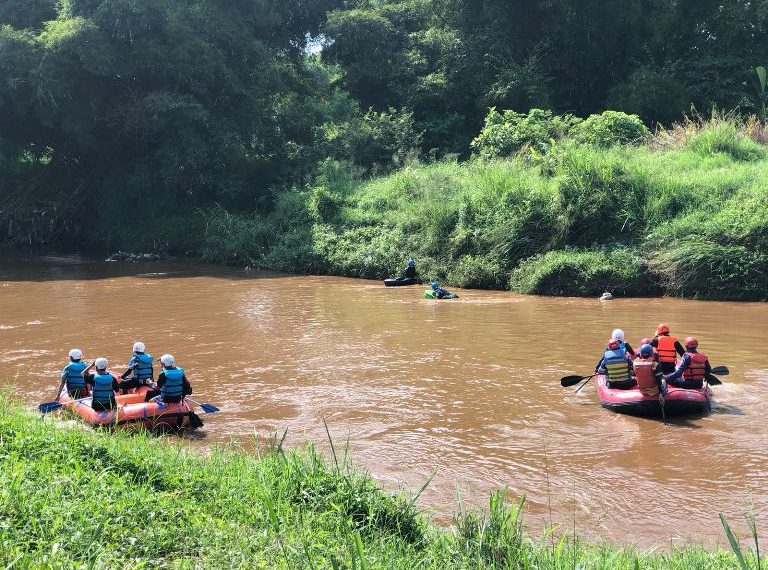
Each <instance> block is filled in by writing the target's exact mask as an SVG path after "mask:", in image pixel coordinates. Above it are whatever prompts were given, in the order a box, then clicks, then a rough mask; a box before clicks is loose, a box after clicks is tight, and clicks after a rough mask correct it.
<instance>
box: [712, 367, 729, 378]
mask: <svg viewBox="0 0 768 570" xmlns="http://www.w3.org/2000/svg"><path fill="white" fill-rule="evenodd" d="M730 372H731V371H730V370H728V367H727V366H715V367H714V368H713V369H712V374H719V375H720V376H728V374H730Z"/></svg>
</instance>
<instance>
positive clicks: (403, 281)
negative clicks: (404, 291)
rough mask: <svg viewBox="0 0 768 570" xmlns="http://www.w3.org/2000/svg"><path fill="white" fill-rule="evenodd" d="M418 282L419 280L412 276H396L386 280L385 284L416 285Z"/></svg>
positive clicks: (397, 285)
mask: <svg viewBox="0 0 768 570" xmlns="http://www.w3.org/2000/svg"><path fill="white" fill-rule="evenodd" d="M416 283H418V281H416V279H413V278H410V277H396V278H392V279H385V280H384V285H386V286H387V287H403V286H405V285H416Z"/></svg>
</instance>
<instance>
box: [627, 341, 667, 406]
mask: <svg viewBox="0 0 768 570" xmlns="http://www.w3.org/2000/svg"><path fill="white" fill-rule="evenodd" d="M632 367H633V368H634V370H635V380H636V381H637V387H638V388H639V389H640V391H641V392H642V393H643V394H644V395H646V396H658V395H659V392H660V390H661V378H662V375H661V367H660V365H659V363H658V362H656V359H655V358H654V356H653V347H652V346H651V345H650V344H649V343H643V344H642V346H641V347H640V353H639V354H638V356H637V358H635V360H633V361H632Z"/></svg>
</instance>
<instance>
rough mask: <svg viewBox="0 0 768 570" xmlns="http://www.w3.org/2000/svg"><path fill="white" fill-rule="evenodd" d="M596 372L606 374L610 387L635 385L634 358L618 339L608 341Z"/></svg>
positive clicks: (607, 383)
mask: <svg viewBox="0 0 768 570" xmlns="http://www.w3.org/2000/svg"><path fill="white" fill-rule="evenodd" d="M595 374H605V375H606V385H607V386H608V387H609V388H631V387H632V386H634V385H635V381H634V380H633V378H632V360H631V359H630V358H629V357H628V356H627V351H626V350H625V349H624V348H623V347H622V346H621V343H620V342H619V340H618V339H616V338H612V339H611V340H609V341H608V348H607V349H606V351H605V354H603V357H602V358H601V359H600V362H598V363H597V366H596V367H595Z"/></svg>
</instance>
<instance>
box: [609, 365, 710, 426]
mask: <svg viewBox="0 0 768 570" xmlns="http://www.w3.org/2000/svg"><path fill="white" fill-rule="evenodd" d="M595 379H596V380H597V395H598V396H599V397H600V402H601V403H602V405H603V407H604V408H608V409H609V410H613V411H614V412H619V413H622V414H632V415H636V416H660V415H661V403H660V402H659V397H658V396H646V395H645V394H643V393H642V392H640V390H638V389H637V388H628V389H625V390H622V389H619V388H609V387H608V386H607V385H606V379H605V376H604V375H602V374H598V375H597V376H595ZM710 398H712V390H711V389H710V387H709V384H704V387H703V388H701V389H699V390H688V389H686V388H678V387H676V386H669V385H668V386H667V394H666V395H665V396H664V412H665V413H666V414H667V415H668V416H675V415H677V416H680V415H694V414H703V413H706V412H709V411H710Z"/></svg>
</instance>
